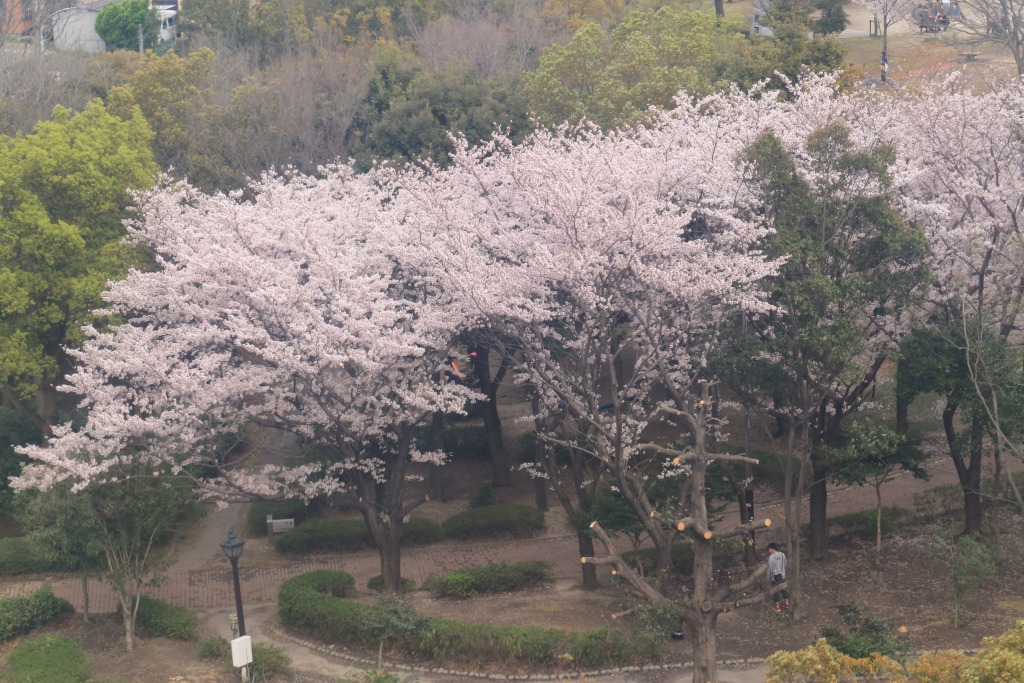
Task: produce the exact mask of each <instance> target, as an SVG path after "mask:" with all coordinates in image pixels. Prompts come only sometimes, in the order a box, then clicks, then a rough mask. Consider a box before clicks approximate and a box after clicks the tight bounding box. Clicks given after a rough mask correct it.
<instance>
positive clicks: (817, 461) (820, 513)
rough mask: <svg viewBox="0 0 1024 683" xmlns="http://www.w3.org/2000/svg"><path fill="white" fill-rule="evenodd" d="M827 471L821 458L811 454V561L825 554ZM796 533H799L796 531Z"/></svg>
mask: <svg viewBox="0 0 1024 683" xmlns="http://www.w3.org/2000/svg"><path fill="white" fill-rule="evenodd" d="M827 475H828V470H827V469H826V467H825V466H824V464H823V463H822V462H821V457H820V456H816V455H815V454H814V453H811V476H813V477H814V481H813V482H812V483H811V487H810V489H811V496H810V498H811V500H810V515H811V519H810V522H811V559H814V560H820V559H821V558H822V556H823V555H824V554H825V545H826V543H827V541H828V528H827V526H826V524H827V521H828V480H827ZM796 533H800V530H799V529H797V530H796Z"/></svg>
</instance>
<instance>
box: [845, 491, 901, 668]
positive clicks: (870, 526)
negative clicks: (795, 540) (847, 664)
mask: <svg viewBox="0 0 1024 683" xmlns="http://www.w3.org/2000/svg"><path fill="white" fill-rule="evenodd" d="M876 514H877V513H876V512H875V510H861V511H859V512H850V513H847V514H845V515H836V516H835V517H829V519H828V522H827V525H828V528H829V529H830V530H839V533H843V534H853V535H855V536H857V537H859V538H863V539H864V540H867V541H872V540H874V539H875V524H876V521H877V520H876ZM913 517H914V515H913V513H911V512H910V510H907V509H906V508H901V507H884V508H882V533H883V534H891V533H892V532H894V531H896V529H898V528H899V527H900V526H901V525H903V523H905V522H907V521H908V520H911V519H913ZM831 644H833V645H834V643H831ZM837 649H839V651H840V652H842V651H843V650H842V648H837Z"/></svg>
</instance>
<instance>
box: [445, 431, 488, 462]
mask: <svg viewBox="0 0 1024 683" xmlns="http://www.w3.org/2000/svg"><path fill="white" fill-rule="evenodd" d="M441 443H442V444H443V446H444V450H445V452H446V453H451V456H452V459H454V460H470V459H477V460H483V459H486V458H489V457H491V447H490V445H489V444H488V443H487V430H485V429H484V428H483V427H481V426H479V425H465V424H457V425H447V426H446V427H445V430H444V434H443V435H442V437H441Z"/></svg>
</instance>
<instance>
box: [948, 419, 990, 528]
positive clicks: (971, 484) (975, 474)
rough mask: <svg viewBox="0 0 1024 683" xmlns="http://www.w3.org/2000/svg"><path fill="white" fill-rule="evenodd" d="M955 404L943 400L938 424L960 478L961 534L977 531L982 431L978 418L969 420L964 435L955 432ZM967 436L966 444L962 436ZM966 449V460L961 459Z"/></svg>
mask: <svg viewBox="0 0 1024 683" xmlns="http://www.w3.org/2000/svg"><path fill="white" fill-rule="evenodd" d="M958 407H959V406H958V405H957V404H956V403H952V402H947V403H946V407H945V409H944V410H943V411H942V427H943V429H944V430H945V432H946V443H947V444H948V445H949V453H950V457H952V459H953V466H954V467H956V474H957V477H958V478H959V480H960V488H961V489H962V490H963V494H964V533H965V534H973V533H977V532H979V531H981V458H982V449H981V446H982V443H981V440H982V432H983V424H982V422H981V418H979V417H975V418H972V420H971V430H970V434H969V436H968V435H967V434H957V433H956V427H955V425H954V424H953V418H954V416H955V415H956V411H957V408H958ZM965 438H969V439H970V441H969V442H968V443H964V439H965ZM965 451H966V456H967V459H966V462H965V459H964V455H965Z"/></svg>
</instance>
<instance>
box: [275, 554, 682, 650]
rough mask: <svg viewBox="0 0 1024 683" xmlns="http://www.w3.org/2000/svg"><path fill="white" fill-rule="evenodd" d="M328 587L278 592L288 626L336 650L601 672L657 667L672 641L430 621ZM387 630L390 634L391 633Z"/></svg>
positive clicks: (294, 586) (290, 586)
mask: <svg viewBox="0 0 1024 683" xmlns="http://www.w3.org/2000/svg"><path fill="white" fill-rule="evenodd" d="M316 573H317V574H334V573H335V572H316ZM337 574H342V573H340V572H337ZM343 576H347V575H343ZM321 584H322V580H314V579H311V578H310V575H308V574H303V575H300V576H297V577H295V578H293V579H289V580H288V581H286V582H285V583H284V584H283V585H282V586H281V588H280V590H279V591H278V614H279V617H280V619H281V623H282V624H284V625H285V626H287V627H289V628H294V629H297V630H301V631H303V632H305V633H307V634H310V635H312V636H314V637H317V638H319V639H321V640H323V641H325V642H330V643H339V644H345V645H371V646H374V645H377V644H378V643H380V642H381V639H382V638H383V639H384V640H385V641H386V643H387V646H388V647H389V648H391V649H393V650H395V651H397V652H399V653H402V654H405V655H408V656H410V657H413V658H425V659H428V660H433V661H442V662H446V663H447V662H450V663H453V664H469V665H476V664H478V663H479V662H482V661H486V662H489V663H494V664H498V665H508V666H523V665H529V666H535V667H548V668H549V667H557V666H559V665H561V664H564V663H565V659H566V658H565V655H569V656H570V657H571V659H572V664H573V666H577V667H585V668H591V667H594V668H596V667H603V666H607V665H612V664H616V665H625V664H630V663H634V662H650V661H652V660H654V659H656V658H657V655H658V651H659V645H658V642H663V641H664V638H663V637H662V638H660V639H659V640H658V642H656V641H655V640H654V639H651V638H649V637H644V636H638V635H635V634H633V633H627V632H623V631H618V630H616V629H611V628H603V629H598V630H596V631H588V632H585V633H572V632H565V631H559V630H555V629H541V628H513V627H504V626H493V625H489V624H477V623H472V624H471V623H463V622H458V621H452V620H448V619H440V618H436V617H430V618H423V617H418V616H416V615H415V613H414V612H412V611H411V609H409V608H408V607H407V606H406V609H405V610H404V611H402V610H398V609H396V608H395V607H394V606H389V605H387V604H381V605H368V604H363V603H357V602H352V601H351V600H343V599H332V598H330V597H329V596H328V595H325V593H323V592H321V591H319V590H317V586H318V585H321ZM396 624H398V625H401V626H403V627H402V628H397V627H395V625H396ZM381 625H385V626H387V627H388V628H387V632H386V633H384V632H382V630H381ZM660 635H662V636H663V634H660Z"/></svg>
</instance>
